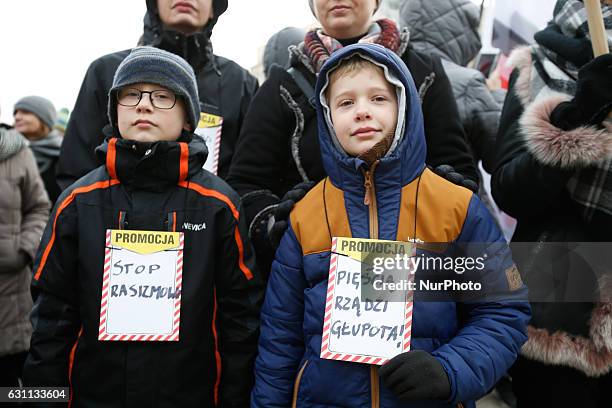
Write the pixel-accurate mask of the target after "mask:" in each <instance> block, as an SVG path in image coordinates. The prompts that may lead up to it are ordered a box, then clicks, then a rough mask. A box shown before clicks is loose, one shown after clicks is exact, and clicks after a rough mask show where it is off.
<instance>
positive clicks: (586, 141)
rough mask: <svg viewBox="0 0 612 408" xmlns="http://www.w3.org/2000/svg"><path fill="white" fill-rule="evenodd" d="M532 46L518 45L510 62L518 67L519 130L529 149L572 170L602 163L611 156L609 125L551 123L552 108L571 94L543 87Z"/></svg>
mask: <svg viewBox="0 0 612 408" xmlns="http://www.w3.org/2000/svg"><path fill="white" fill-rule="evenodd" d="M533 52H534V51H533V47H520V48H517V49H516V50H514V51H513V52H512V54H511V55H510V58H509V64H510V65H511V66H513V67H514V68H516V69H517V71H518V77H517V79H516V82H515V85H514V88H513V89H514V92H515V93H516V95H517V96H518V98H519V100H520V101H521V104H522V105H523V107H524V109H525V113H524V114H523V115H522V116H521V119H520V125H521V131H522V133H523V136H524V137H525V140H526V141H527V147H528V148H529V151H530V152H531V153H532V154H533V155H534V156H535V157H536V159H538V161H540V162H542V163H543V164H546V165H549V166H555V167H561V168H564V169H575V168H581V167H586V166H590V165H594V164H598V163H601V162H602V161H604V160H606V159H609V158H612V124H611V123H610V121H606V122H604V124H603V126H604V127H603V128H597V127H595V126H580V127H578V128H576V129H572V130H567V131H566V130H563V129H559V128H557V127H556V126H554V125H553V124H552V123H551V119H550V116H551V114H552V111H553V110H554V109H555V107H557V105H559V104H560V103H561V102H565V101H568V100H570V99H571V95H568V94H564V93H561V92H557V91H554V90H551V89H550V88H547V87H543V86H542V80H541V79H539V73H538V70H537V69H536V68H535V67H534V64H533Z"/></svg>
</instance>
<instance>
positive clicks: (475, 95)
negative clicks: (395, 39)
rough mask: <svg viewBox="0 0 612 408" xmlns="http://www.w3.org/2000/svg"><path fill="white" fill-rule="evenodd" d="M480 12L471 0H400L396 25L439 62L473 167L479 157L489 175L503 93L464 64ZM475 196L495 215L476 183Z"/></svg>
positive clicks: (471, 52) (477, 45) (473, 48)
mask: <svg viewBox="0 0 612 408" xmlns="http://www.w3.org/2000/svg"><path fill="white" fill-rule="evenodd" d="M480 12H481V10H480V7H478V6H477V5H476V4H474V2H473V1H471V0H405V1H404V2H403V3H402V4H401V6H400V13H399V17H400V25H401V26H402V27H409V28H410V43H411V44H412V46H413V47H414V48H415V49H416V50H419V51H422V52H425V53H429V54H433V55H437V56H439V57H440V59H441V60H442V66H443V67H444V71H445V72H446V75H447V76H448V79H449V80H450V83H451V86H452V88H453V95H454V96H455V100H456V102H457V108H459V116H460V117H461V123H462V124H463V128H464V130H465V133H466V136H467V140H468V143H469V147H470V150H471V152H472V156H473V157H474V160H475V165H478V162H479V161H482V167H483V168H484V169H485V170H486V172H487V173H491V172H493V166H494V165H493V161H494V148H495V135H496V133H497V127H498V124H499V117H500V114H501V108H502V104H503V101H504V97H505V96H506V92H505V91H504V90H501V89H499V90H494V91H491V90H490V89H489V88H488V86H487V81H486V78H485V77H484V75H483V74H482V73H481V72H480V71H478V70H476V69H472V68H467V65H468V63H469V62H470V61H472V60H473V59H474V58H475V57H476V56H477V55H478V53H479V51H480V49H481V40H480V34H479V32H478V28H479V24H480ZM479 196H480V197H481V198H482V199H483V201H484V202H485V204H486V205H487V206H488V207H489V210H491V212H492V213H493V214H495V213H496V210H495V206H494V205H492V203H491V200H490V198H489V195H488V193H487V192H486V191H485V189H484V187H483V183H482V182H481V183H480V189H479Z"/></svg>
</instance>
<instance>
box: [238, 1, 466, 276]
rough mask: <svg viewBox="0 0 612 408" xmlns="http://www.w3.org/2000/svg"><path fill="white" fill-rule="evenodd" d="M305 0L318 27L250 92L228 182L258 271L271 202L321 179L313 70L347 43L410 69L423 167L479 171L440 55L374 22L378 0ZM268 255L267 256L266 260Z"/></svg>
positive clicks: (389, 23) (391, 26)
mask: <svg viewBox="0 0 612 408" xmlns="http://www.w3.org/2000/svg"><path fill="white" fill-rule="evenodd" d="M342 5H343V7H342V8H338V3H337V2H335V1H330V0H317V1H314V2H312V1H311V2H310V6H311V9H312V10H313V13H314V15H315V17H316V18H317V19H318V21H319V23H320V24H321V28H320V29H316V30H312V31H310V32H308V33H307V34H306V37H305V39H304V42H302V43H301V44H300V45H299V46H298V47H293V48H291V69H290V70H289V71H287V70H285V69H284V68H281V67H272V69H271V70H270V72H269V75H268V78H267V80H266V82H265V83H263V84H262V86H261V89H260V90H259V91H258V93H257V94H256V95H255V97H254V99H253V103H252V104H251V107H250V108H249V111H248V113H247V115H246V118H245V123H244V126H243V128H242V130H241V135H240V140H239V143H238V147H237V148H236V154H235V156H234V158H233V160H232V165H231V168H230V173H229V176H228V178H227V180H228V182H229V183H230V185H231V186H232V187H234V189H236V191H238V193H239V194H240V195H241V196H242V197H243V202H244V205H245V208H246V211H247V217H248V219H249V220H250V221H251V222H250V227H249V233H251V234H252V237H253V241H254V245H255V246H256V250H257V253H258V262H259V261H261V264H262V269H268V268H267V267H266V262H267V263H268V265H267V266H268V267H269V262H271V257H272V253H271V251H270V249H269V248H266V246H267V238H265V234H266V231H265V229H266V226H267V225H268V219H269V217H270V215H271V214H272V212H273V211H274V208H275V207H274V206H275V205H276V204H277V203H278V202H279V199H280V198H281V197H283V196H284V195H285V194H286V193H287V192H288V191H290V190H291V189H292V188H293V187H294V186H295V185H296V184H298V183H300V182H307V181H312V182H318V181H319V180H321V179H323V178H324V177H325V171H324V169H323V165H322V161H321V155H320V152H319V141H318V136H317V121H316V117H315V110H314V107H313V103H312V101H310V100H309V99H312V95H313V94H314V89H313V88H314V83H315V80H316V76H317V73H318V72H319V69H320V67H321V66H322V64H323V63H324V62H325V61H326V60H327V59H328V58H329V55H330V54H331V53H332V52H333V51H335V50H337V49H339V48H341V47H343V46H346V45H349V44H353V43H357V42H374V43H377V44H381V45H383V46H385V47H386V48H389V49H391V50H393V51H394V52H395V53H397V54H398V55H399V56H401V58H402V60H403V61H404V62H405V63H406V65H407V66H408V68H409V69H410V73H411V74H412V76H413V78H414V80H415V83H416V86H417V89H418V90H419V96H420V98H421V101H422V109H423V113H424V117H425V137H426V142H427V158H426V162H427V164H429V165H431V166H433V167H438V166H440V165H450V166H452V167H454V169H455V171H456V172H458V173H460V174H462V175H463V176H464V177H465V178H466V179H469V180H472V181H474V182H476V181H477V180H478V175H477V170H476V168H475V166H474V163H473V159H472V156H471V154H470V152H469V150H468V146H467V142H466V137H465V133H464V130H463V127H462V124H461V120H460V118H459V113H458V111H457V105H456V103H455V99H454V97H453V91H452V88H451V86H450V83H449V81H448V78H447V76H446V74H445V73H444V68H443V67H442V64H441V62H440V59H439V58H438V57H433V56H428V55H425V54H422V53H420V52H417V51H415V50H413V49H412V48H410V46H409V44H408V30H407V29H404V30H401V31H400V30H398V28H397V26H396V25H395V23H394V22H393V21H391V20H389V19H381V20H378V21H373V19H372V15H373V14H374V12H375V11H376V9H377V7H378V0H354V1H350V2H346V5H345V4H344V3H343V4H342ZM266 259H267V260H268V261H266Z"/></svg>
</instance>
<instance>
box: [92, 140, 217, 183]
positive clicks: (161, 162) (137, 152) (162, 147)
mask: <svg viewBox="0 0 612 408" xmlns="http://www.w3.org/2000/svg"><path fill="white" fill-rule="evenodd" d="M181 139H182V140H184V139H183V138H181ZM96 154H97V155H98V157H99V158H100V159H101V160H104V163H105V166H106V170H107V172H108V174H109V176H110V178H111V179H117V180H119V181H121V183H122V184H123V185H125V186H127V187H128V188H130V189H138V190H148V191H163V190H165V189H166V188H168V186H169V185H176V184H177V183H179V182H181V181H185V180H188V179H189V178H191V177H192V176H193V175H194V174H196V173H197V172H199V171H201V169H202V166H203V165H204V163H205V162H206V158H207V156H208V149H207V148H206V144H205V143H204V141H203V140H202V139H201V138H199V137H194V138H193V139H192V140H191V141H189V142H186V141H185V142H178V141H176V142H153V143H143V142H136V141H133V140H126V139H121V138H117V137H109V138H107V139H106V140H105V141H104V143H103V144H102V145H100V146H98V148H97V149H96Z"/></svg>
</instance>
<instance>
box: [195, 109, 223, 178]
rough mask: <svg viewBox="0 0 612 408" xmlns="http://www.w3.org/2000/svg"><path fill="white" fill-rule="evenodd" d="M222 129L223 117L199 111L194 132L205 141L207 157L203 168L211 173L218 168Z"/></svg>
mask: <svg viewBox="0 0 612 408" xmlns="http://www.w3.org/2000/svg"><path fill="white" fill-rule="evenodd" d="M222 129H223V118H222V117H221V116H217V115H212V114H210V113H205V112H201V113H200V122H199V123H198V127H197V129H196V130H195V132H194V133H195V134H196V135H198V136H200V137H201V138H202V139H204V142H206V147H208V157H207V158H206V163H204V166H203V168H204V169H206V170H208V171H210V172H211V173H213V174H217V170H218V169H219V151H220V149H221V130H222Z"/></svg>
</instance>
